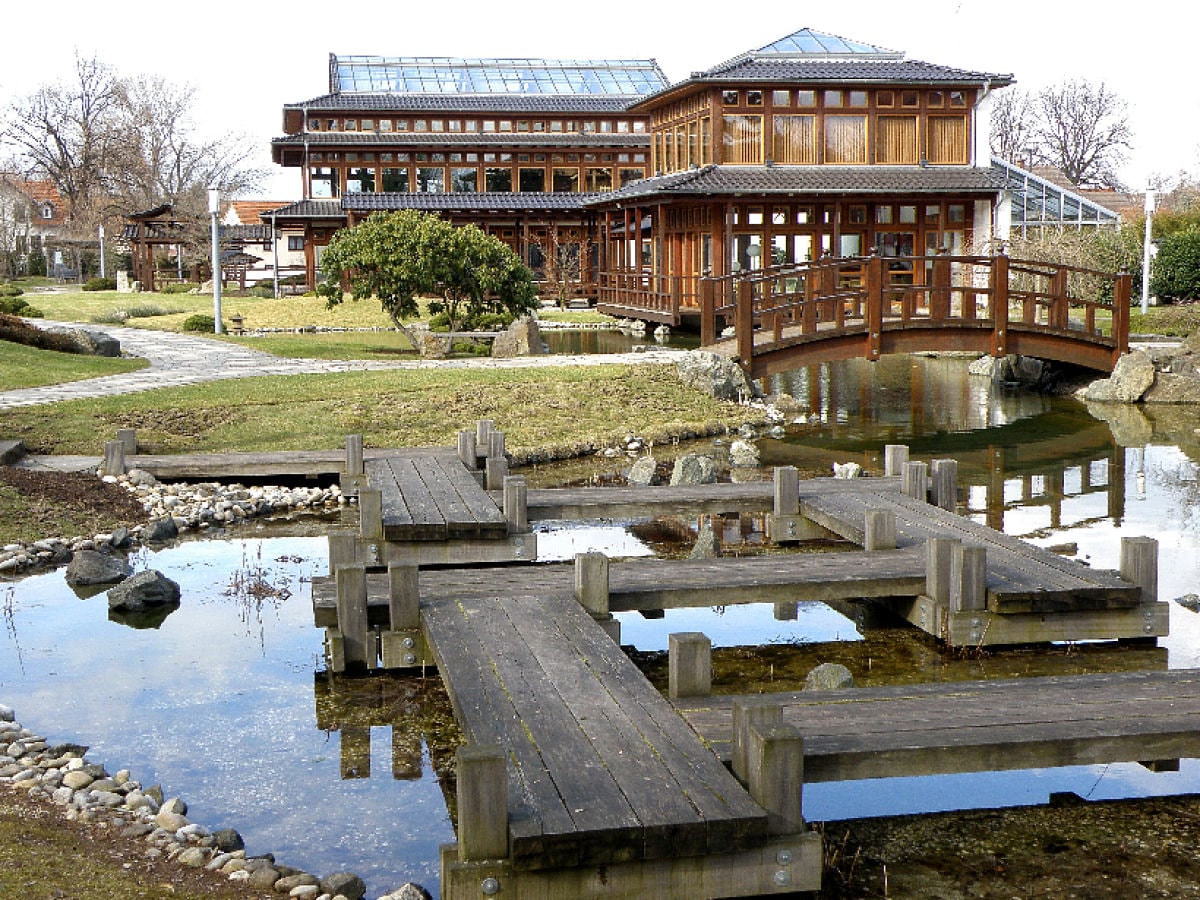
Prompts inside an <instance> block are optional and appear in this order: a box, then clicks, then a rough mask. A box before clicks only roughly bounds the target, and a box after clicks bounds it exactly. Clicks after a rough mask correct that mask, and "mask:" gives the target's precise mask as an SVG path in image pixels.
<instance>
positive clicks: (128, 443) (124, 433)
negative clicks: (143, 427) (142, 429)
mask: <svg viewBox="0 0 1200 900" xmlns="http://www.w3.org/2000/svg"><path fill="white" fill-rule="evenodd" d="M117 440H118V441H120V442H121V443H122V444H124V445H125V455H126V456H133V455H134V454H135V453H137V429H136V428H118V429H117Z"/></svg>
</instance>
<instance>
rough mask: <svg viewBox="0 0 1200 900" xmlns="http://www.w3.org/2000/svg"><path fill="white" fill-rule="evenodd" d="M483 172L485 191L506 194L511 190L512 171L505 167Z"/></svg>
mask: <svg viewBox="0 0 1200 900" xmlns="http://www.w3.org/2000/svg"><path fill="white" fill-rule="evenodd" d="M484 172H485V173H486V175H485V180H486V184H487V187H486V190H489V191H493V192H500V193H505V194H507V193H508V192H510V191H511V190H512V169H510V168H508V167H507V166H505V167H504V168H489V169H485V170H484Z"/></svg>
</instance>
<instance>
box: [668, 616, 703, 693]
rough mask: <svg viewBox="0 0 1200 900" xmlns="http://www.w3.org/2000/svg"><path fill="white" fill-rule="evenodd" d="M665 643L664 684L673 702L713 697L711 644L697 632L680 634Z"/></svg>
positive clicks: (674, 635)
mask: <svg viewBox="0 0 1200 900" xmlns="http://www.w3.org/2000/svg"><path fill="white" fill-rule="evenodd" d="M667 641H668V659H667V682H668V691H667V692H668V695H669V696H670V698H671V699H672V700H677V699H679V698H680V697H707V696H708V695H709V694H711V693H712V641H710V640H709V639H708V636H707V635H705V634H703V633H702V632H699V631H680V632H676V633H675V634H672V635H670V637H668V639H667Z"/></svg>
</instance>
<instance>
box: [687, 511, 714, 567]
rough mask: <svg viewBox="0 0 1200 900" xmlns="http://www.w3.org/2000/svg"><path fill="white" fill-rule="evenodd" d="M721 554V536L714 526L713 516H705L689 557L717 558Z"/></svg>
mask: <svg viewBox="0 0 1200 900" xmlns="http://www.w3.org/2000/svg"><path fill="white" fill-rule="evenodd" d="M720 555H721V536H720V535H719V534H717V531H716V529H715V528H713V522H712V518H710V517H708V516H705V517H704V521H703V522H702V523H701V525H700V531H699V533H698V534H697V535H696V543H695V544H693V545H692V552H691V553H689V554H688V559H716V558H717V557H719V556H720Z"/></svg>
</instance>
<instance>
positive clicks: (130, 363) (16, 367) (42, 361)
mask: <svg viewBox="0 0 1200 900" xmlns="http://www.w3.org/2000/svg"><path fill="white" fill-rule="evenodd" d="M146 365H147V363H146V361H145V360H144V359H110V358H108V357H104V356H86V355H83V354H79V353H58V352H56V351H54V350H38V349H35V348H34V347H26V346H25V345H24V344H14V343H10V342H2V343H0V391H12V390H16V389H18V388H28V387H40V386H41V385H44V384H62V383H63V382H67V381H82V380H83V379H85V378H97V377H99V376H101V375H117V374H119V373H121V372H132V371H133V370H134V369H142V368H145V367H146Z"/></svg>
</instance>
